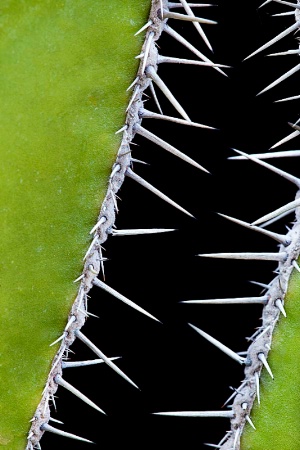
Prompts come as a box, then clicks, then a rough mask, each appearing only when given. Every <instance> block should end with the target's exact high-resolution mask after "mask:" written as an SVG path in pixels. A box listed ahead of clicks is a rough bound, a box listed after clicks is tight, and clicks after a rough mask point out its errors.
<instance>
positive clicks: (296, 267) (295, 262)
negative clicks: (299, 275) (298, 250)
mask: <svg viewBox="0 0 300 450" xmlns="http://www.w3.org/2000/svg"><path fill="white" fill-rule="evenodd" d="M293 266H294V267H295V269H296V270H298V272H300V267H299V265H298V263H297V261H296V260H295V259H294V261H293Z"/></svg>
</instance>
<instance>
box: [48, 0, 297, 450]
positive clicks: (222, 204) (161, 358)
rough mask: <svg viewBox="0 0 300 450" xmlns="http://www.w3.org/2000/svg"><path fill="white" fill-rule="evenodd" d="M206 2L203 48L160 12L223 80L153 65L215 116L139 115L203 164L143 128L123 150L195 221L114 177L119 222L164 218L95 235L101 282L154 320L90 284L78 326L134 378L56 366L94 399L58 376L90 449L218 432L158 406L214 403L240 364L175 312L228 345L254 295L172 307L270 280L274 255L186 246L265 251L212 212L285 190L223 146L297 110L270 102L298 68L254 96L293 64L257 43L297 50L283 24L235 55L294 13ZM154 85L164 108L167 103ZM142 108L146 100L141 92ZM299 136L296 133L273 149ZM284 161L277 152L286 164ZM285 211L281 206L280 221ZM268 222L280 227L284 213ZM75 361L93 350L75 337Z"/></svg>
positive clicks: (198, 441) (196, 439)
mask: <svg viewBox="0 0 300 450" xmlns="http://www.w3.org/2000/svg"><path fill="white" fill-rule="evenodd" d="M217 3H218V6H217V7H212V8H205V9H202V8H201V9H198V10H196V9H195V10H194V11H195V13H197V15H199V16H205V17H208V18H212V19H215V20H217V21H218V25H216V26H208V25H207V26H204V29H205V31H206V32H207V35H208V36H209V38H210V40H211V43H212V45H213V48H214V55H212V54H210V52H209V50H208V49H207V48H206V47H205V45H204V44H203V42H201V39H200V37H199V36H198V35H197V32H196V30H195V29H194V27H193V25H192V24H189V23H182V22H180V23H179V22H178V21H176V22H175V21H174V20H172V21H171V20H170V22H169V24H170V25H171V26H173V27H174V28H175V29H176V30H177V31H178V32H180V33H181V34H182V35H184V36H185V37H187V38H188V39H189V40H190V41H191V42H192V43H193V44H194V45H195V46H197V47H198V48H199V49H200V50H201V51H202V52H203V53H205V55H207V56H208V57H210V58H212V59H213V61H214V62H218V63H223V64H229V65H231V66H232V67H233V68H232V69H226V72H227V73H228V75H229V77H228V78H225V77H224V76H222V75H220V74H219V73H217V71H215V70H214V69H211V68H201V67H192V66H191V67H189V66H184V65H182V66H181V65H172V64H169V65H167V64H164V65H161V66H160V67H159V72H158V73H159V75H160V76H161V78H162V79H163V80H164V81H165V82H166V83H167V85H168V87H169V88H170V90H171V91H172V92H173V93H174V95H175V96H176V98H177V99H178V100H179V101H180V103H181V104H182V106H183V107H184V108H185V109H186V111H187V112H188V114H189V115H190V117H191V119H192V120H194V121H195V122H201V123H205V124H208V125H211V126H215V127H217V128H218V131H209V130H202V129H198V128H191V127H186V126H181V125H173V124H170V123H165V122H164V123H162V122H161V121H160V122H158V121H151V120H149V119H147V120H146V119H145V121H144V122H143V125H144V126H145V127H146V128H148V129H149V130H151V131H153V132H155V133H157V135H158V136H160V137H162V138H165V139H166V140H168V142H169V143H171V144H173V145H175V146H176V147H177V148H178V149H180V150H182V151H183V152H185V153H186V154H188V155H189V156H190V157H192V158H194V159H195V160H196V161H198V162H199V163H200V164H201V165H203V166H204V167H205V168H206V169H208V170H209V171H210V172H211V175H207V174H205V173H203V172H200V171H198V170H197V169H195V168H194V167H191V166H189V165H188V164H186V163H184V162H182V161H180V160H177V159H176V158H175V157H174V156H172V155H169V154H167V153H166V152H164V150H162V149H159V148H158V147H156V146H155V145H154V144H151V143H148V142H147V141H146V140H145V139H144V138H142V137H137V138H136V139H135V143H136V144H137V146H134V147H133V149H134V150H133V157H135V158H138V159H141V160H144V161H146V162H148V163H149V164H150V165H149V166H144V165H141V164H137V163H135V164H134V170H135V171H136V172H137V173H138V174H139V175H141V176H143V177H144V178H145V179H147V181H149V182H151V183H153V185H155V186H156V187H157V188H159V189H161V190H162V191H163V192H164V193H165V194H167V195H169V196H170V197H171V198H172V199H173V200H175V201H176V202H178V203H179V204H180V205H182V206H183V207H184V208H186V209H187V210H188V211H190V212H191V213H192V214H193V215H194V216H195V217H196V219H191V218H189V217H188V216H185V215H184V214H183V213H181V212H179V211H177V210H175V209H174V208H172V207H171V206H169V205H168V204H166V203H164V202H163V201H161V200H160V199H157V198H156V197H155V196H154V195H153V194H152V193H150V192H147V191H146V190H145V189H144V188H142V187H140V186H138V185H136V184H135V183H134V182H133V181H132V180H126V182H125V184H124V186H123V187H122V189H121V191H120V193H119V196H120V198H121V201H119V208H120V212H119V214H118V218H117V223H116V225H117V227H118V228H119V229H122V228H152V227H158V228H159V227H161V228H176V229H177V231H175V232H173V233H168V234H162V235H150V236H136V237H114V238H110V239H109V240H108V242H107V243H106V244H105V256H106V257H107V258H109V261H107V262H106V264H105V269H106V282H107V284H109V285H110V286H112V287H114V288H115V289H117V290H119V292H121V293H122V294H124V295H126V296H127V297H129V298H130V299H131V300H133V301H135V302H136V303H137V304H139V305H140V306H141V307H143V308H145V309H146V310H147V311H149V312H150V313H152V314H153V315H154V316H156V317H157V318H159V319H160V320H161V321H162V322H163V324H162V325H161V324H159V323H156V322H154V321H152V320H150V319H149V318H147V317H144V316H142V315H141V314H139V313H138V312H136V311H134V310H132V309H131V308H129V307H128V306H126V305H123V304H122V303H121V302H119V301H118V300H116V299H115V298H113V297H111V296H109V295H108V294H106V293H104V292H100V291H99V290H96V289H95V290H94V291H93V292H92V298H91V300H90V303H89V308H90V311H91V312H92V313H94V314H96V315H98V316H99V317H100V319H95V318H90V319H89V320H88V322H87V324H86V326H85V327H84V329H83V332H84V333H85V334H86V335H87V336H88V337H89V338H90V339H92V340H93V342H94V343H95V344H96V345H97V346H99V348H100V349H101V350H102V351H103V352H104V353H106V354H107V355H108V356H117V355H120V356H122V359H120V360H119V361H117V364H118V365H119V367H120V368H121V369H122V370H123V371H124V372H125V373H126V374H127V375H128V376H129V377H130V378H131V379H132V380H134V382H135V383H136V384H137V385H138V386H139V387H140V389H141V391H138V390H136V389H134V388H133V387H132V386H131V385H129V384H128V383H126V382H125V381H124V380H123V379H122V378H120V377H119V376H118V375H116V374H115V373H114V372H113V371H112V370H111V369H110V368H108V367H107V366H105V365H100V366H91V367H86V368H78V369H69V370H68V371H65V372H64V377H65V378H66V380H68V381H69V382H70V383H72V384H73V385H74V386H76V387H77V388H78V389H80V390H81V391H82V392H83V393H84V394H86V395H87V396H88V397H90V398H91V399H92V400H93V401H94V402H95V403H97V404H98V405H99V406H100V407H101V408H102V409H103V410H104V411H105V412H106V413H107V417H105V416H103V415H101V414H100V413H98V412H96V411H94V410H92V409H91V408H90V407H88V406H87V405H85V404H83V403H82V402H81V401H80V400H77V399H74V398H73V396H72V395H71V394H69V393H68V392H65V391H64V390H63V389H62V388H59V390H58V393H57V394H58V398H57V400H56V402H57V413H55V412H54V410H53V409H52V411H53V413H52V415H53V417H54V418H57V419H59V420H62V421H63V422H64V424H65V425H64V426H60V425H56V424H54V423H53V425H54V426H57V427H58V428H59V427H61V428H63V429H64V430H65V431H69V432H71V433H75V434H78V435H80V436H83V437H86V438H88V439H91V440H93V441H95V442H96V446H94V448H102V449H108V448H113V449H117V448H125V447H126V448H131V449H137V448H139V449H141V448H145V447H146V446H147V447H150V448H151V447H152V448H155V449H157V450H160V449H163V448H171V447H182V448H186V449H187V448H190V447H191V448H192V447H193V448H195V447H196V448H198V449H202V448H203V449H204V448H207V447H205V446H204V445H203V443H204V442H212V443H218V441H219V440H220V439H221V438H222V436H223V435H224V433H225V431H226V430H228V429H229V422H228V420H227V419H196V418H168V417H157V416H153V415H151V413H152V412H157V411H174V410H215V409H219V408H221V406H222V404H223V403H224V401H225V400H226V399H227V398H228V397H229V396H230V395H231V393H232V391H231V390H230V388H229V386H234V387H238V386H239V383H240V381H241V380H242V379H243V368H242V367H241V366H239V364H237V363H236V362H235V361H233V360H230V359H229V358H228V357H227V356H226V355H223V354H222V353H221V352H220V351H219V350H217V349H215V348H214V347H213V346H212V345H211V344H209V343H208V342H206V341H205V340H204V339H203V338H202V337H201V336H199V335H198V334H197V333H196V332H195V331H194V330H192V329H191V328H190V327H189V326H188V325H187V323H188V322H191V323H192V324H194V325H196V326H198V327H200V328H202V329H203V330H204V331H206V332H208V333H210V334H211V335H213V336H214V337H216V338H217V339H220V340H221V341H222V342H223V343H224V344H226V345H228V346H229V347H230V348H232V349H233V350H235V351H243V350H246V348H247V340H246V339H245V337H249V336H251V335H252V334H253V332H254V331H255V328H256V327H258V326H259V325H260V323H261V322H260V316H261V307H258V306H204V305H183V304H180V303H179V302H180V301H182V300H189V299H205V298H222V297H223V298H224V297H235V296H236V297H243V296H251V295H254V296H257V295H259V294H260V288H259V287H257V286H254V285H252V284H250V283H249V280H257V281H260V282H263V283H268V282H269V281H270V280H271V279H272V276H273V274H272V271H273V270H275V269H276V263H271V262H266V263H264V262H243V261H241V262H239V261H227V260H210V259H205V258H200V257H198V256H196V255H197V254H198V253H211V252H222V251H223V252H231V251H233V252H235V251H236V252H238V251H271V252H274V251H276V245H277V244H276V243H275V242H272V241H271V240H270V239H268V238H266V237H263V236H260V235H257V234H256V233H254V232H251V231H248V230H246V229H243V228H241V227H239V226H237V225H235V224H232V223H230V222H227V221H226V220H225V219H223V218H221V217H218V216H217V214H216V212H221V213H224V214H228V215H231V216H233V217H237V218H240V219H242V220H245V221H249V222H251V221H253V220H255V219H257V218H259V217H260V216H262V215H264V214H266V213H267V212H270V211H272V210H273V209H275V208H277V207H279V206H282V205H283V204H284V203H285V202H287V201H291V200H293V198H294V194H295V189H294V187H293V186H292V185H290V184H289V183H288V182H287V181H285V180H283V179H281V178H280V177H278V176H277V175H273V174H271V173H269V172H268V171H267V170H266V169H265V168H261V167H259V166H257V165H255V164H254V163H253V162H250V161H229V160H227V158H228V157H229V156H232V155H233V151H232V150H231V147H235V148H237V149H240V150H243V151H246V152H249V153H257V152H265V151H267V150H268V148H270V147H271V146H272V145H273V144H274V143H275V142H277V141H278V140H279V139H282V138H283V137H284V136H286V135H288V134H289V133H290V132H292V131H293V130H292V129H291V128H290V127H289V126H288V124H287V122H288V121H291V122H295V121H296V120H297V118H298V112H297V101H292V102H286V103H279V104H274V103H273V102H274V101H275V100H277V99H279V98H282V97H288V96H292V95H298V94H300V92H299V90H297V86H296V82H297V75H294V76H293V77H291V78H290V79H289V80H288V81H285V82H284V83H282V84H280V85H279V86H278V87H276V88H274V89H272V90H271V91H270V92H268V93H266V94H262V95H261V96H258V97H257V96H256V94H257V93H258V92H259V91H260V90H262V89H263V88H264V87H266V86H267V85H268V84H269V83H271V82H272V81H273V80H275V79H276V78H277V77H279V76H280V75H282V74H283V73H284V72H285V71H286V70H289V69H290V68H292V67H293V66H295V65H296V64H297V63H298V61H297V60H296V56H288V57H277V58H275V57H274V58H271V57H270V58H267V57H266V56H265V55H266V53H271V52H275V51H283V50H287V49H291V48H297V41H296V40H295V37H294V36H292V35H290V36H289V37H286V38H285V39H283V40H282V41H281V42H280V43H278V44H276V45H275V46H272V47H271V49H269V50H268V51H265V52H263V53H262V54H259V55H257V56H255V57H253V58H251V59H250V60H249V61H245V62H242V61H243V59H244V58H245V57H246V56H247V55H249V54H250V53H252V52H253V51H254V50H256V49H257V48H258V47H260V46H261V45H262V44H264V43H265V42H267V41H268V40H269V39H271V38H272V37H274V36H275V35H276V34H278V33H279V32H281V31H282V30H283V29H285V28H287V27H288V26H290V25H291V24H292V23H293V20H294V18H293V16H287V17H283V18H276V17H275V18H272V17H271V14H272V13H276V12H282V11H286V10H288V9H289V8H288V7H281V6H280V5H277V4H274V5H273V4H271V5H267V6H266V7H264V8H262V9H257V7H258V6H259V4H260V3H261V2H257V1H251V2H241V1H238V0H236V1H234V0H227V1H220V0H219V1H218V2H217ZM159 46H160V49H161V53H162V54H163V55H168V56H178V57H180V56H181V57H185V58H194V59H196V58H195V57H194V56H193V55H192V54H191V53H190V52H189V51H187V50H185V49H184V48H183V47H182V46H181V45H180V44H176V43H175V41H174V40H173V39H172V38H170V37H169V36H167V35H163V36H162V38H161V40H160V41H159ZM158 96H159V99H160V102H161V105H162V108H163V111H164V113H165V114H170V115H172V114H173V115H175V116H176V117H178V114H177V112H176V111H175V112H174V109H173V107H172V106H170V104H169V103H168V102H167V101H165V100H164V98H163V97H162V95H160V93H159V92H158ZM145 106H146V107H147V108H149V109H152V110H154V111H156V107H155V105H154V104H153V102H152V100H151V99H149V100H148V101H147V102H146V104H145ZM296 148H297V139H295V140H292V141H291V142H290V143H288V144H285V145H284V146H282V147H280V148H279V150H285V149H286V150H289V149H296ZM295 163H296V160H295V159H289V160H287V159H285V160H284V159H280V160H275V161H274V165H277V166H280V167H281V168H283V169H286V170H291V172H292V173H294V174H295V175H296V173H297V171H296V170H295V169H294V167H293V165H294V164H295ZM289 220H292V215H290V216H288V217H287V218H286V220H285V222H286V223H287V222H288V221H289ZM271 228H272V229H273V230H277V231H280V232H285V224H284V221H281V222H279V223H278V224H274V225H273V226H272V227H271ZM72 350H73V351H74V352H75V355H73V357H74V359H76V360H80V359H91V358H93V357H94V355H93V354H92V353H91V352H90V351H89V350H87V349H86V348H85V347H84V346H83V344H82V343H80V342H76V343H75V344H74V345H73V347H72ZM41 445H42V448H43V450H45V449H50V448H51V449H52V448H53V447H54V446H55V447H56V448H65V449H69V448H70V449H71V448H72V449H74V450H75V449H78V450H79V449H84V448H88V444H84V443H79V442H78V443H77V442H76V441H71V440H67V439H63V438H58V437H56V436H54V435H50V434H49V433H48V434H47V436H46V435H45V436H44V437H43V439H42V441H41Z"/></svg>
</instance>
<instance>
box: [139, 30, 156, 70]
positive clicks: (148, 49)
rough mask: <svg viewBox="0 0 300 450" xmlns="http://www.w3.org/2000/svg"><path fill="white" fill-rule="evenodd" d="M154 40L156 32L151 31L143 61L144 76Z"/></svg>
mask: <svg viewBox="0 0 300 450" xmlns="http://www.w3.org/2000/svg"><path fill="white" fill-rule="evenodd" d="M153 38H154V31H151V32H150V33H149V34H148V36H147V42H146V45H145V54H144V56H143V58H144V59H143V65H142V70H141V72H142V74H143V73H144V70H145V68H146V64H147V61H148V56H149V52H150V47H151V43H152V41H153Z"/></svg>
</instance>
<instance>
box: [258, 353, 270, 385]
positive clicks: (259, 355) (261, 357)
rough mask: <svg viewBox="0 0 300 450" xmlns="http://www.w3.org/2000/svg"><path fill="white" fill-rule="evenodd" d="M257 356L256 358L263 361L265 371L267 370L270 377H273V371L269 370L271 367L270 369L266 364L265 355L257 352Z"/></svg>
mask: <svg viewBox="0 0 300 450" xmlns="http://www.w3.org/2000/svg"><path fill="white" fill-rule="evenodd" d="M257 357H258V359H259V360H260V361H261V362H262V363H263V365H264V366H265V368H266V369H267V371H268V373H269V375H270V377H271V378H272V379H274V376H273V373H272V371H271V369H270V366H269V364H268V361H267V360H266V357H265V355H264V354H263V353H259V354H258V355H257Z"/></svg>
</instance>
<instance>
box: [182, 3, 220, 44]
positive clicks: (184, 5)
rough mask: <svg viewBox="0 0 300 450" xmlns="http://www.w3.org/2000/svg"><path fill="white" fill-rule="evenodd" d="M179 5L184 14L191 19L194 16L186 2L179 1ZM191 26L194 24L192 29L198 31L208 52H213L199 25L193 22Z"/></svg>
mask: <svg viewBox="0 0 300 450" xmlns="http://www.w3.org/2000/svg"><path fill="white" fill-rule="evenodd" d="M180 3H181V4H182V6H183V7H184V9H185V12H186V13H187V14H189V15H190V16H192V17H195V15H194V13H193V11H192V9H191V7H190V5H189V4H188V3H187V2H186V0H180ZM193 24H194V27H195V28H196V30H197V31H198V33H199V35H200V37H201V38H202V39H203V41H204V43H205V44H206V45H207V47H208V48H209V50H210V51H213V49H212V46H211V44H210V42H209V40H208V39H207V36H206V34H205V33H204V31H203V29H202V27H201V25H200V23H197V22H193Z"/></svg>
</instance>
